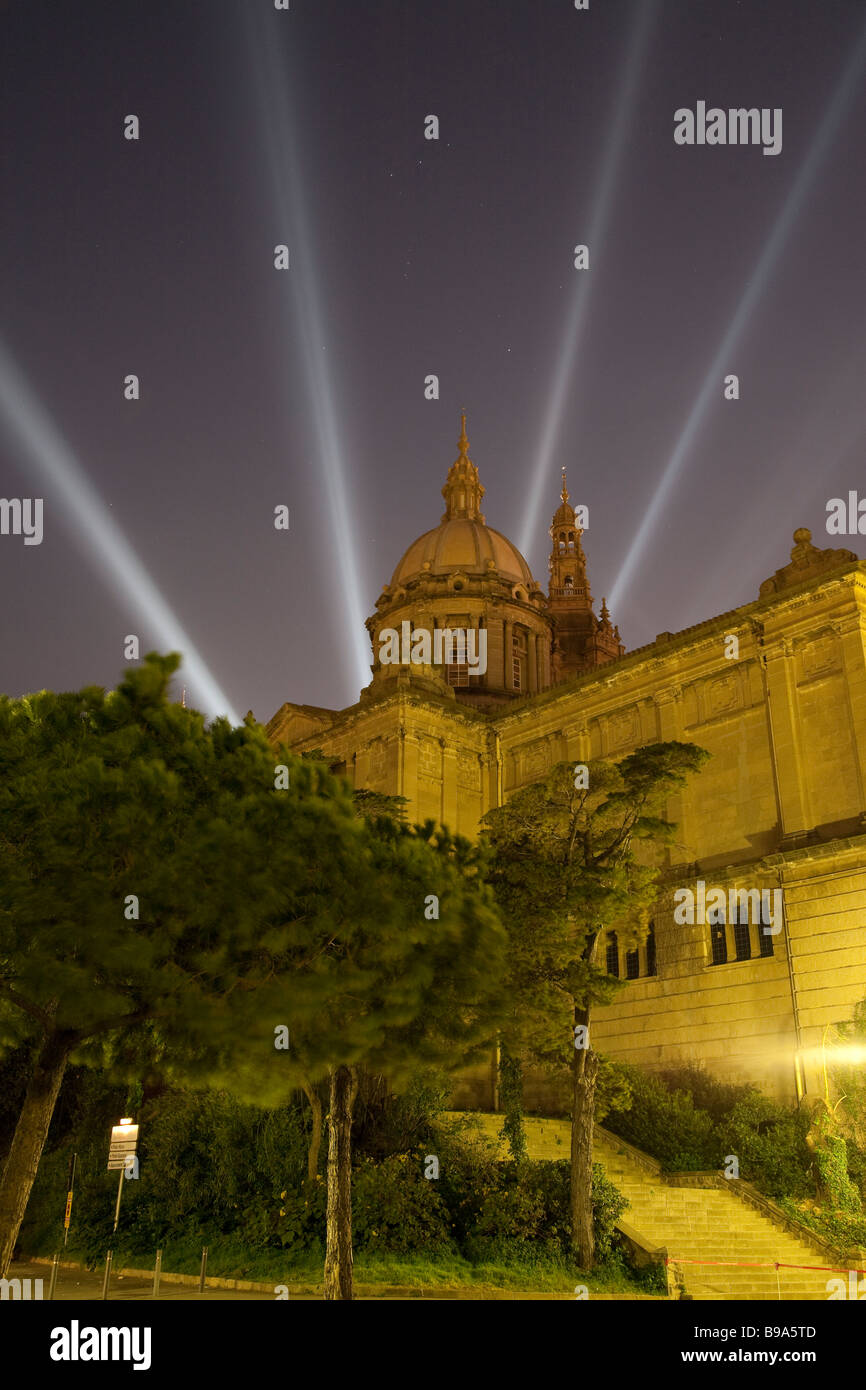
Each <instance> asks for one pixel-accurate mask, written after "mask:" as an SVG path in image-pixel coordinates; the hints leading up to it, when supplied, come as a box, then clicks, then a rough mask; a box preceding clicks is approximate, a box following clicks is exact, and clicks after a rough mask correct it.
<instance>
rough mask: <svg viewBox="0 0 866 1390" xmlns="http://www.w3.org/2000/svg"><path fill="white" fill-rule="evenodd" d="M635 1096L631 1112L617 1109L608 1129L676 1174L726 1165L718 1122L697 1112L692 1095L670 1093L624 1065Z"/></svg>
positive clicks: (704, 1113) (651, 1078) (637, 1070)
mask: <svg viewBox="0 0 866 1390" xmlns="http://www.w3.org/2000/svg"><path fill="white" fill-rule="evenodd" d="M621 1070H622V1071H623V1072H624V1073H625V1076H626V1078H627V1080H628V1083H629V1086H630V1088H631V1092H632V1098H631V1107H630V1108H629V1109H628V1110H616V1111H613V1112H612V1113H611V1116H610V1118H609V1119H608V1120H607V1127H608V1129H610V1130H612V1131H613V1133H614V1134H618V1135H619V1136H620V1137H621V1138H622V1139H626V1140H627V1141H628V1142H629V1143H630V1144H634V1145H635V1146H636V1147H637V1148H639V1149H644V1150H645V1151H646V1152H647V1153H649V1154H652V1155H654V1157H655V1158H657V1159H659V1160H660V1161H661V1163H662V1164H663V1165H664V1167H665V1168H666V1169H668V1171H670V1172H684V1171H685V1172H688V1171H690V1170H691V1171H701V1170H706V1169H708V1168H718V1167H720V1166H721V1159H722V1153H721V1150H720V1143H719V1138H718V1136H717V1135H716V1134H715V1133H714V1126H713V1121H712V1118H711V1116H710V1115H708V1114H707V1113H706V1111H704V1110H697V1109H696V1108H695V1104H694V1101H693V1100H692V1097H691V1096H690V1095H689V1094H688V1092H686V1091H679V1090H677V1091H669V1090H668V1089H667V1087H666V1086H665V1085H664V1083H663V1082H662V1081H661V1080H659V1078H658V1077H656V1076H651V1075H648V1074H647V1073H646V1072H643V1071H640V1070H639V1068H637V1067H632V1066H623V1067H622V1068H621Z"/></svg>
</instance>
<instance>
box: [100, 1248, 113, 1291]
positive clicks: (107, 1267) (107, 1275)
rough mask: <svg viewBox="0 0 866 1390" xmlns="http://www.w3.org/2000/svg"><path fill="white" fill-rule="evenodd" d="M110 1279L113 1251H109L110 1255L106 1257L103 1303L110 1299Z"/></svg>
mask: <svg viewBox="0 0 866 1390" xmlns="http://www.w3.org/2000/svg"><path fill="white" fill-rule="evenodd" d="M110 1278H111V1251H110V1250H109V1252H108V1254H107V1255H106V1257H105V1274H104V1276H103V1280H102V1301H103V1303H104V1302H105V1301H106V1299H107V1298H108V1281H109V1280H110Z"/></svg>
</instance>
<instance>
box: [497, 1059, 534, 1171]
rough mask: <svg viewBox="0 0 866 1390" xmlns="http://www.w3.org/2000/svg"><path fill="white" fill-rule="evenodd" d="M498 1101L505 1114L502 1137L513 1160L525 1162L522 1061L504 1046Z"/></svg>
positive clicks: (500, 1062)
mask: <svg viewBox="0 0 866 1390" xmlns="http://www.w3.org/2000/svg"><path fill="white" fill-rule="evenodd" d="M499 1102H500V1105H501V1107H502V1111H503V1114H504V1116H505V1118H504V1119H503V1122H502V1137H503V1139H505V1140H506V1141H507V1143H508V1147H509V1149H510V1151H511V1157H512V1159H513V1160H514V1162H515V1163H525V1161H526V1159H527V1158H528V1157H529V1151H528V1149H527V1146H526V1130H525V1128H524V1124H523V1063H522V1061H521V1060H520V1058H519V1057H515V1056H513V1055H512V1053H510V1052H509V1051H508V1049H507V1048H505V1047H503V1049H502V1052H501V1055H500V1059H499Z"/></svg>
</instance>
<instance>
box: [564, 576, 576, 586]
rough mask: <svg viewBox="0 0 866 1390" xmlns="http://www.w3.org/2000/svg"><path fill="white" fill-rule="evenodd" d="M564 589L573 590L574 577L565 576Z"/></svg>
mask: <svg viewBox="0 0 866 1390" xmlns="http://www.w3.org/2000/svg"><path fill="white" fill-rule="evenodd" d="M565 587H566V589H573V588H574V576H573V575H571V574H567V575H566V576H565Z"/></svg>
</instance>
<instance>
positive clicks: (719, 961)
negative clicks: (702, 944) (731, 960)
mask: <svg viewBox="0 0 866 1390" xmlns="http://www.w3.org/2000/svg"><path fill="white" fill-rule="evenodd" d="M710 945H711V947H712V955H713V959H712V962H711V964H713V965H727V963H728V942H727V938H726V936H725V924H724V922H723V921H722V922H719V921H715V920H713V921H711V922H710Z"/></svg>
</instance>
